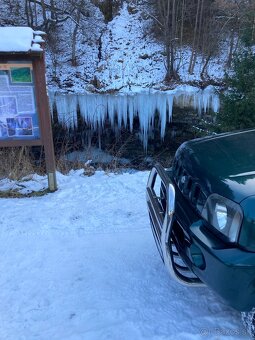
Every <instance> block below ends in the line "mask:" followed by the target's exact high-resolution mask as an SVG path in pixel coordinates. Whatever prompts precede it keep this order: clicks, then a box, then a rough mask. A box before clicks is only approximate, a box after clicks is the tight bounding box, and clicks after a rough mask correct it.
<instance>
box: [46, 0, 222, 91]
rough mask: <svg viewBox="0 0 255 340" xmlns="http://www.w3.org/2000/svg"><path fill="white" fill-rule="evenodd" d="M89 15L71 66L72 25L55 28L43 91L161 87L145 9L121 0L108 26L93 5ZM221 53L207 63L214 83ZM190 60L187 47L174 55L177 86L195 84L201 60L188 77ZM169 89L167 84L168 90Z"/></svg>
mask: <svg viewBox="0 0 255 340" xmlns="http://www.w3.org/2000/svg"><path fill="white" fill-rule="evenodd" d="M93 14H94V16H93V17H91V18H87V21H85V22H84V23H83V28H82V27H81V28H80V30H79V34H78V39H77V60H78V65H77V67H73V66H71V61H70V50H71V49H70V47H71V41H72V31H73V23H71V22H69V21H68V22H67V23H65V24H64V26H63V28H62V29H61V30H59V32H58V40H59V41H58V45H59V47H58V48H59V52H58V53H57V58H56V55H55V58H56V61H55V62H56V67H55V68H54V66H53V64H54V54H53V53H52V52H51V51H50V50H48V51H47V65H48V67H47V73H48V84H49V89H50V90H52V91H56V90H60V91H63V92H75V93H77V92H78V93H84V92H85V91H88V92H91V91H92V92H93V91H95V90H97V91H101V92H104V91H119V90H123V89H125V90H130V91H137V90H138V89H141V88H154V89H165V87H164V84H163V82H164V78H165V74H166V67H165V65H166V57H165V50H164V45H163V44H162V43H161V42H160V41H158V40H156V39H155V38H154V37H153V36H152V34H151V28H152V24H153V21H152V20H153V19H152V18H151V16H150V15H149V8H148V5H147V4H146V3H145V4H139V3H138V2H136V3H135V4H130V3H129V2H128V1H123V5H122V7H121V8H120V11H119V13H118V14H117V15H116V16H115V17H114V18H113V20H112V21H111V22H109V23H108V24H105V23H104V22H103V16H102V13H101V12H100V11H99V9H98V8H96V7H95V6H94V7H93ZM226 51H227V50H226V48H225V47H224V46H223V48H222V50H221V53H220V56H216V57H214V58H212V60H211V61H210V64H209V67H208V76H209V77H210V78H212V79H213V80H216V81H217V80H220V79H222V77H223V75H224V64H225V63H224V58H225V54H226ZM190 56H191V49H190V47H188V46H184V47H183V48H182V49H181V50H180V51H179V53H178V55H177V60H176V63H177V65H176V67H177V69H178V73H179V75H180V83H183V82H184V83H188V82H196V81H200V80H201V79H200V73H201V71H202V68H203V63H204V58H203V57H202V56H199V55H198V58H197V62H196V65H195V69H194V74H189V73H188V66H189V60H190ZM54 70H55V71H56V79H55V80H54ZM175 86H176V84H172V87H175Z"/></svg>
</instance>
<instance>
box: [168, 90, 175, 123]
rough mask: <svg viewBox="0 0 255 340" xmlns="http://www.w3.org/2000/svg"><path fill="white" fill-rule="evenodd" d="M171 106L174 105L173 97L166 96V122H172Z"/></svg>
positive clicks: (170, 95)
mask: <svg viewBox="0 0 255 340" xmlns="http://www.w3.org/2000/svg"><path fill="white" fill-rule="evenodd" d="M173 105H174V96H173V95H172V94H168V95H167V107H168V122H169V123H170V122H171V121H172V115H173Z"/></svg>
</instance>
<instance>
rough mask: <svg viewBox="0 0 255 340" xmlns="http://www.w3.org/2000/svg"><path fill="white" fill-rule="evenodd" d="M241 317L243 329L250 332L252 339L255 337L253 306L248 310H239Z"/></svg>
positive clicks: (254, 309)
mask: <svg viewBox="0 0 255 340" xmlns="http://www.w3.org/2000/svg"><path fill="white" fill-rule="evenodd" d="M241 317H242V321H243V324H244V327H245V330H246V331H247V332H248V333H249V334H250V336H251V337H252V339H255V308H253V309H252V310H251V311H250V312H241Z"/></svg>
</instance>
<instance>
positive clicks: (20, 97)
mask: <svg viewBox="0 0 255 340" xmlns="http://www.w3.org/2000/svg"><path fill="white" fill-rule="evenodd" d="M36 139H40V128H39V118H38V112H37V109H36V99H35V91H34V80H33V66H32V62H13V61H12V62H5V63H1V62H0V141H1V140H7V141H8V140H36Z"/></svg>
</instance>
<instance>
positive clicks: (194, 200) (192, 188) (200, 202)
mask: <svg viewBox="0 0 255 340" xmlns="http://www.w3.org/2000/svg"><path fill="white" fill-rule="evenodd" d="M173 177H174V180H175V183H176V184H177V186H178V188H179V190H180V191H181V192H182V194H183V196H184V197H185V198H186V199H188V200H189V201H190V203H191V205H192V206H193V207H194V208H195V209H197V210H199V211H200V212H201V210H202V208H203V206H204V204H205V202H206V195H205V194H204V193H203V191H202V189H201V187H200V185H199V184H198V183H197V182H198V181H197V180H196V179H195V178H192V177H191V176H190V175H189V173H188V172H187V170H186V169H185V168H184V167H183V165H182V164H181V162H177V161H176V160H175V161H174V164H173Z"/></svg>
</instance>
